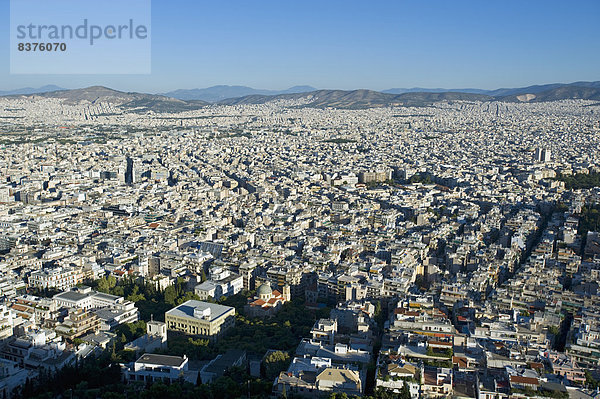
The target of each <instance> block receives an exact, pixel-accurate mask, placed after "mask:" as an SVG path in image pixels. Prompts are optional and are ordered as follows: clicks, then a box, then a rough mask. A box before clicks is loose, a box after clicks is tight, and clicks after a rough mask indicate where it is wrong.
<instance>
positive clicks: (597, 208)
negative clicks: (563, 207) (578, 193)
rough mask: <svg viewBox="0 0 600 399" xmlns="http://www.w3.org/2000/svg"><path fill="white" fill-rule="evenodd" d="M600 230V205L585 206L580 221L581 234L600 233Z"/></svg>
mask: <svg viewBox="0 0 600 399" xmlns="http://www.w3.org/2000/svg"><path fill="white" fill-rule="evenodd" d="M599 228H600V205H589V206H584V207H583V209H582V210H581V219H580V221H579V234H586V233H587V232H588V231H598V229H599Z"/></svg>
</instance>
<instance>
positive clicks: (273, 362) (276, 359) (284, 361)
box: [264, 351, 291, 381]
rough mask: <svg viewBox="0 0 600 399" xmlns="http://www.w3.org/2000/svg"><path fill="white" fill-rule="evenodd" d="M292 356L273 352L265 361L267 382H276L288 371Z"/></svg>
mask: <svg viewBox="0 0 600 399" xmlns="http://www.w3.org/2000/svg"><path fill="white" fill-rule="evenodd" d="M290 361H291V359H290V354H289V353H287V352H282V351H274V352H271V353H269V354H268V355H267V357H265V360H264V365H265V369H264V373H265V377H266V378H267V380H271V381H273V380H275V378H276V377H277V376H278V375H279V373H280V372H282V371H284V370H287V368H288V366H289V365H290Z"/></svg>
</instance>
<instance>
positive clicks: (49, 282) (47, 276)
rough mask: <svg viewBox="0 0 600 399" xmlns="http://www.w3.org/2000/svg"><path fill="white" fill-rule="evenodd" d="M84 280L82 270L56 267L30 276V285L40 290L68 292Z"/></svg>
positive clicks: (38, 271) (35, 272)
mask: <svg viewBox="0 0 600 399" xmlns="http://www.w3.org/2000/svg"><path fill="white" fill-rule="evenodd" d="M82 279H83V273H82V272H81V270H79V269H76V268H73V267H68V266H65V267H55V268H52V269H42V270H36V271H34V272H32V273H31V274H30V275H29V285H30V286H31V287H39V288H56V289H58V290H63V291H64V290H68V289H70V288H72V287H75V286H76V285H77V284H78V283H80V282H81V281H82Z"/></svg>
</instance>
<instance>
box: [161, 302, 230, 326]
mask: <svg viewBox="0 0 600 399" xmlns="http://www.w3.org/2000/svg"><path fill="white" fill-rule="evenodd" d="M194 309H200V310H205V309H210V321H213V320H216V319H218V318H219V317H221V316H223V315H224V314H225V313H228V312H229V311H231V310H232V309H234V308H232V307H230V306H224V305H217V304H216V303H210V302H203V301H196V300H194V299H191V300H189V301H187V302H184V303H182V304H181V305H179V306H176V307H174V308H173V309H171V310H168V311H166V312H165V314H168V315H171V316H176V317H188V318H196V317H194ZM196 319H197V318H196Z"/></svg>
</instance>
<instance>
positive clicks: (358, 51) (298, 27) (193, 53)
mask: <svg viewBox="0 0 600 399" xmlns="http://www.w3.org/2000/svg"><path fill="white" fill-rule="evenodd" d="M13 1H18V0H13ZM48 1H52V0H48ZM83 1H88V0H83ZM96 1H101V0H96ZM124 1H126V0H124ZM9 14H10V13H9V0H0V18H1V19H0V36H1V37H4V39H3V40H0V90H5V89H14V88H18V87H25V86H33V87H38V86H42V85H46V84H56V85H59V86H62V87H67V88H76V87H84V86H90V85H98V84H99V85H104V86H108V87H112V88H115V89H119V90H131V91H145V92H161V91H168V90H173V89H178V88H196V87H207V86H212V85H217V84H228V85H247V86H252V87H255V88H266V89H283V88H287V87H290V86H294V85H311V86H315V87H317V88H338V89H355V88H369V89H375V90H381V89H386V88H392V87H428V88H437V87H443V88H466V87H476V88H499V87H517V86H525V85H531V84H543V83H554V82H573V81H577V80H600V23H599V22H598V21H599V19H600V1H599V0H589V1H584V0H581V1H578V0H573V1H566V0H556V1H554V0H514V1H513V0H496V1H494V0H469V1H467V0H464V1H461V0H439V1H437V0H410V1H408V0H391V1H377V0H370V1H366V0H362V1H353V0H343V1H338V0H329V1H328V0H319V1H313V0H302V1H295V0H276V1H271V0H244V1H238V0H229V1H227V0H224V1H204V0H168V1H166V0H165V1H162V0H153V1H152V26H151V32H152V74H150V75H10V73H9V40H8V37H9Z"/></svg>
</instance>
